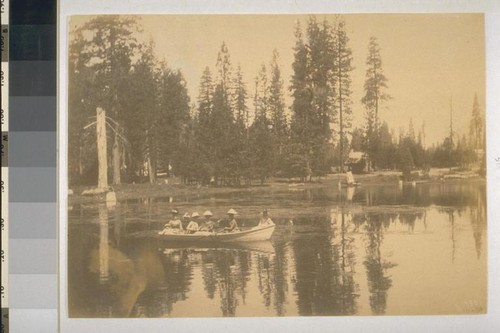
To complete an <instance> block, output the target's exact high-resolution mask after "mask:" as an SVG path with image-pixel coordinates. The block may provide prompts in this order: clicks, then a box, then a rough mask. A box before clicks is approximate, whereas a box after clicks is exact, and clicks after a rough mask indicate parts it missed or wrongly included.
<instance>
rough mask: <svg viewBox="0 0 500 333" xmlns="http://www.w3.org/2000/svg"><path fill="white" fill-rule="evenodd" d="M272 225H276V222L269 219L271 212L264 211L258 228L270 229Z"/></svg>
mask: <svg viewBox="0 0 500 333" xmlns="http://www.w3.org/2000/svg"><path fill="white" fill-rule="evenodd" d="M271 225H274V222H273V220H271V218H270V217H269V212H268V211H267V209H264V210H263V211H262V213H261V217H260V220H259V224H258V225H257V227H258V228H264V227H269V226H271Z"/></svg>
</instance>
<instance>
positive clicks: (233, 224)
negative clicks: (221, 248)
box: [224, 208, 240, 232]
mask: <svg viewBox="0 0 500 333" xmlns="http://www.w3.org/2000/svg"><path fill="white" fill-rule="evenodd" d="M236 214H238V212H236V211H235V210H234V209H232V208H231V209H230V210H228V212H227V215H228V216H229V225H228V226H227V227H226V228H224V230H225V231H227V232H235V231H239V230H240V229H239V228H238V222H236V219H235V218H234V216H235V215H236Z"/></svg>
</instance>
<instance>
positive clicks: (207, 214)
mask: <svg viewBox="0 0 500 333" xmlns="http://www.w3.org/2000/svg"><path fill="white" fill-rule="evenodd" d="M203 216H214V214H212V212H211V211H209V210H206V211H205V212H204V213H203Z"/></svg>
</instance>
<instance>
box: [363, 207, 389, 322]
mask: <svg viewBox="0 0 500 333" xmlns="http://www.w3.org/2000/svg"><path fill="white" fill-rule="evenodd" d="M389 223H390V219H388V218H386V219H384V216H383V215H382V214H370V215H367V216H366V225H365V230H366V238H367V240H366V245H365V248H366V258H365V261H364V262H363V263H364V265H365V267H366V275H367V278H368V289H369V291H370V307H371V309H372V313H373V314H377V315H380V314H384V313H385V310H386V308H387V291H388V290H389V288H390V287H391V286H392V279H391V277H390V276H388V275H386V271H387V269H389V268H391V267H393V266H394V264H393V263H391V262H389V261H387V260H384V259H383V258H382V255H381V251H380V246H381V245H382V242H383V240H384V228H386V227H387V226H388V224H389Z"/></svg>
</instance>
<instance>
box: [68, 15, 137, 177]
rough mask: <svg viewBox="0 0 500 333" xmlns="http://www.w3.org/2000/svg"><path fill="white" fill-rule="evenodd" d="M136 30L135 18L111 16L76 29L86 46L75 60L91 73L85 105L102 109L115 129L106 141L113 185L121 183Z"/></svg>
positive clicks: (135, 48) (94, 108) (83, 46)
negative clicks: (125, 124)
mask: <svg viewBox="0 0 500 333" xmlns="http://www.w3.org/2000/svg"><path fill="white" fill-rule="evenodd" d="M139 30H140V27H139V25H138V23H137V21H136V19H135V18H133V17H128V16H113V15H108V16H100V17H96V18H93V19H91V20H90V21H88V22H87V23H85V24H84V25H82V26H81V27H80V28H79V29H78V33H79V34H80V37H81V40H84V41H85V43H84V44H83V45H82V47H81V48H80V49H79V50H80V54H79V55H77V57H78V58H79V61H82V62H83V64H82V65H83V66H85V67H87V68H88V69H89V70H90V71H91V72H92V73H93V74H92V78H91V79H90V80H89V81H88V86H87V87H86V88H85V89H86V90H87V91H88V93H89V94H88V95H87V96H88V97H87V100H86V104H87V106H88V107H89V109H93V110H94V111H95V110H96V108H97V107H102V108H103V109H104V110H105V112H106V115H107V117H109V118H108V119H112V120H113V121H114V125H115V127H114V132H115V133H114V135H113V136H111V137H112V140H108V143H109V145H110V149H109V150H108V151H111V152H112V158H111V161H112V163H111V170H112V175H113V183H114V184H120V183H121V171H122V166H123V164H124V161H123V156H124V147H123V143H124V142H125V140H123V136H122V134H123V133H124V132H126V129H125V128H124V127H123V123H124V120H125V119H126V118H127V117H128V111H129V109H128V107H127V105H128V104H129V99H130V98H133V96H130V95H129V94H128V93H127V86H128V84H129V80H130V70H131V67H132V62H133V59H134V58H135V56H136V55H137V52H138V50H139V48H138V43H137V40H136V38H135V37H134V33H135V32H137V31H139Z"/></svg>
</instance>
